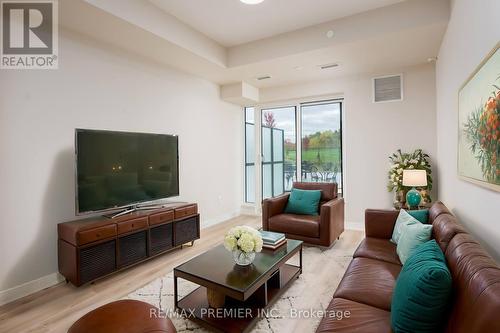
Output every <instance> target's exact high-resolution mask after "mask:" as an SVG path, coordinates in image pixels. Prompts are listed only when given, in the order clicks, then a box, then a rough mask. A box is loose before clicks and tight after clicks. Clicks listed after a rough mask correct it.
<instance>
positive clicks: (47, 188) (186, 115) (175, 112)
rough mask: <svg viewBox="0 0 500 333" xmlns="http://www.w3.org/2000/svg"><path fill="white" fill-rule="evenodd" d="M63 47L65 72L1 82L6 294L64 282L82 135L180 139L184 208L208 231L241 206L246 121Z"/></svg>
mask: <svg viewBox="0 0 500 333" xmlns="http://www.w3.org/2000/svg"><path fill="white" fill-rule="evenodd" d="M59 45H60V54H59V59H60V62H59V70H54V71H33V70H30V71H1V72H0V91H1V92H2V93H1V98H0V136H1V137H0V139H1V140H0V156H1V159H2V160H1V162H0V186H1V191H0V203H1V216H2V217H1V219H2V221H1V222H0V237H1V238H0V253H1V259H0V291H5V290H6V289H8V288H12V287H14V286H17V285H20V284H22V283H25V282H28V281H31V280H34V279H37V278H40V277H44V276H46V275H48V274H51V273H54V272H57V246H56V245H57V229H56V225H57V223H59V222H63V221H67V220H71V219H73V218H74V217H75V215H74V210H75V207H74V206H75V205H74V197H75V192H74V189H75V184H74V143H73V142H74V129H75V128H77V127H78V128H97V129H113V130H125V131H139V132H153V133H172V134H178V135H179V144H180V192H181V197H180V198H179V199H180V200H186V201H193V202H198V203H199V208H200V212H201V216H202V227H203V226H204V225H207V224H209V223H213V222H217V221H220V220H222V219H224V218H228V217H230V215H231V214H237V213H238V212H239V208H240V205H241V202H242V192H243V191H242V188H241V181H240V179H242V174H241V170H242V167H241V163H242V156H243V153H242V146H243V143H242V140H243V131H242V123H243V113H242V110H241V108H240V107H238V106H235V105H231V104H228V103H225V102H223V101H221V100H220V98H219V87H218V86H217V85H215V84H213V83H210V82H208V81H205V80H202V79H199V78H196V77H194V76H191V75H187V74H183V73H181V72H178V71H176V70H173V69H168V68H163V67H161V66H159V65H156V64H154V63H150V62H148V61H146V60H144V59H141V58H139V57H136V56H134V55H132V54H127V53H124V52H123V51H120V50H117V49H112V48H108V47H106V46H103V45H101V44H99V43H97V42H94V41H90V40H87V39H85V38H84V37H82V36H79V35H76V34H73V33H70V32H67V31H64V30H63V31H61V32H60V44H59ZM45 282H46V281H45ZM42 284H43V283H42ZM0 296H2V293H1V292H0ZM1 298H2V297H0V301H1Z"/></svg>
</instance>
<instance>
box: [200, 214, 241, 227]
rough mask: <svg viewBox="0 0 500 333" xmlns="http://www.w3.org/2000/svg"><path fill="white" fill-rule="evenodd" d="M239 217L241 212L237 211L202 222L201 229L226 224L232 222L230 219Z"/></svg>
mask: <svg viewBox="0 0 500 333" xmlns="http://www.w3.org/2000/svg"><path fill="white" fill-rule="evenodd" d="M239 215H240V211H236V212H232V213H228V214H223V215H219V216H217V217H215V218H211V219H207V220H202V222H201V226H200V227H201V229H205V228H208V227H211V226H214V225H216V224H219V223H222V222H225V221H227V220H230V219H232V218H234V217H236V216H239Z"/></svg>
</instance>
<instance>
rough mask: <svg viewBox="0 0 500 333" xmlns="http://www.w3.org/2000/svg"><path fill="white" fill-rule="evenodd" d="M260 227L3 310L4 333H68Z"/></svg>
mask: <svg viewBox="0 0 500 333" xmlns="http://www.w3.org/2000/svg"><path fill="white" fill-rule="evenodd" d="M243 224H245V225H251V226H255V227H260V218H258V217H255V216H245V215H242V216H239V217H236V218H233V219H231V220H229V221H227V222H224V223H220V224H217V225H215V226H212V227H209V228H206V229H202V230H201V239H200V240H198V241H196V242H195V244H194V246H193V247H185V248H184V249H182V250H175V251H173V252H170V253H168V254H165V255H162V256H159V257H157V258H155V259H152V260H151V261H148V262H145V263H142V264H140V265H138V266H135V267H132V268H130V269H127V270H125V271H122V272H119V273H116V274H114V275H111V276H109V277H107V278H104V279H101V280H98V281H96V282H95V283H93V284H90V285H86V286H82V287H80V288H76V287H74V286H73V285H71V284H65V283H62V284H58V285H56V286H54V287H51V288H48V289H45V290H42V291H40V292H38V293H35V294H33V295H30V296H27V297H25V298H22V299H19V300H17V301H15V302H12V303H10V304H6V305H4V306H2V307H0V332H2V333H8V332H13V333H14V332H15V333H19V332H37V333H38V332H44V333H45V332H58V333H59V332H66V331H67V330H68V328H69V327H70V326H71V325H72V324H73V323H74V322H75V321H76V320H77V319H78V318H80V317H81V316H83V315H84V314H86V313H87V312H89V311H91V310H92V309H95V308H97V307H99V306H101V305H104V304H106V303H109V302H112V301H115V300H118V299H120V298H123V297H124V296H126V295H128V294H130V293H131V292H132V291H134V290H136V289H138V288H140V287H142V286H144V285H146V284H148V283H149V282H151V281H152V280H154V279H156V278H158V277H160V276H163V275H165V274H167V273H168V272H170V271H171V270H172V269H173V268H174V267H175V266H177V265H179V264H181V263H183V262H184V261H186V260H188V259H189V258H192V257H194V256H196V255H198V254H200V253H202V252H204V251H206V250H207V249H209V248H211V247H213V246H215V245H216V244H219V243H220V242H221V241H222V238H223V235H224V233H225V231H227V229H228V228H229V227H231V226H235V225H243ZM359 234H360V232H346V233H345V234H344V235H345V236H346V238H348V242H359V240H360V235H359Z"/></svg>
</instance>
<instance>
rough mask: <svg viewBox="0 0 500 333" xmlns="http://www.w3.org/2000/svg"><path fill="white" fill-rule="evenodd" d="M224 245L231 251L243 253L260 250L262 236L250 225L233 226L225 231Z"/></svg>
mask: <svg viewBox="0 0 500 333" xmlns="http://www.w3.org/2000/svg"><path fill="white" fill-rule="evenodd" d="M224 247H225V248H226V249H227V250H228V251H231V252H233V251H237V250H240V251H242V252H245V253H251V252H260V251H262V236H261V235H260V232H258V231H257V230H255V229H254V228H252V227H248V226H238V227H234V228H231V229H229V231H228V232H227V233H226V236H225V237H224Z"/></svg>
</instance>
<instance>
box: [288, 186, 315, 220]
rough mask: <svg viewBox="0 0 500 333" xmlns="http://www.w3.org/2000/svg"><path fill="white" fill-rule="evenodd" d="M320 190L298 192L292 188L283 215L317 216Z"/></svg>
mask: <svg viewBox="0 0 500 333" xmlns="http://www.w3.org/2000/svg"><path fill="white" fill-rule="evenodd" d="M320 199H321V191H320V190H298V189H295V188H292V192H291V193H290V197H289V198H288V203H287V205H286V208H285V213H288V214H300V215H318V208H319V200H320Z"/></svg>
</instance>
